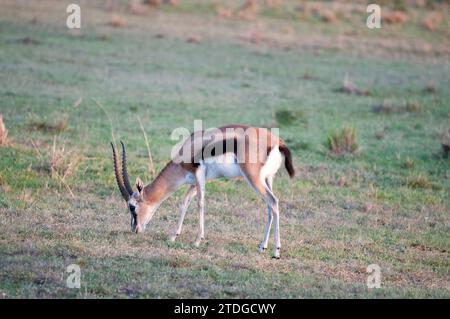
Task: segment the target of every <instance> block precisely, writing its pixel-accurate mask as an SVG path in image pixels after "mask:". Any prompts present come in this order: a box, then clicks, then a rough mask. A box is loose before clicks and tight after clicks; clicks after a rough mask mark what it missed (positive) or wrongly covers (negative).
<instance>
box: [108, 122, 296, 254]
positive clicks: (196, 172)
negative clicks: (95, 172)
mask: <svg viewBox="0 0 450 319" xmlns="http://www.w3.org/2000/svg"><path fill="white" fill-rule="evenodd" d="M121 144H122V172H120V168H119V162H118V159H117V154H116V149H115V147H114V145H113V144H112V143H111V145H112V148H113V158H114V170H115V175H116V180H117V184H118V186H119V189H120V192H121V193H122V196H123V198H124V199H125V201H127V204H128V209H129V211H130V214H131V230H132V231H133V232H136V233H140V232H143V231H144V230H145V227H146V225H147V224H148V222H149V221H150V220H151V218H152V217H153V215H154V213H155V211H156V209H157V208H158V206H159V205H161V203H162V202H163V201H164V200H165V199H166V198H167V197H169V196H170V195H171V194H172V193H173V192H175V191H176V190H177V189H178V188H179V187H180V186H182V185H184V184H188V185H190V187H189V189H188V191H187V193H186V196H185V198H184V201H183V204H182V206H181V214H180V218H179V221H178V225H177V228H176V230H175V232H174V234H173V235H172V236H171V240H172V241H174V240H175V239H176V237H177V236H178V235H180V233H181V228H182V225H183V220H184V216H185V214H186V210H187V208H188V206H189V203H190V202H191V200H192V198H193V197H194V196H195V195H196V194H197V198H198V211H199V230H198V236H197V239H196V241H195V245H197V246H198V245H199V244H200V242H201V240H202V239H203V238H204V236H205V231H204V198H205V182H206V181H209V180H213V179H216V178H221V177H224V178H234V177H241V176H242V177H243V178H244V179H245V180H246V181H247V182H248V183H249V184H250V186H251V187H252V188H253V189H254V190H255V191H256V192H257V193H258V194H260V195H261V196H262V198H263V200H264V201H265V203H266V204H267V213H268V214H267V215H268V219H267V224H266V226H265V229H264V236H263V239H262V242H261V244H260V246H259V249H260V251H264V250H265V249H266V248H267V243H268V240H269V233H270V228H271V225H272V222H273V223H274V227H275V252H274V257H275V258H279V257H280V247H281V244H280V226H279V209H278V199H277V197H275V195H274V194H273V191H272V182H273V178H274V176H275V174H276V172H277V171H278V169H279V168H280V166H281V164H282V162H283V157H284V165H285V167H286V169H287V171H288V173H289V176H290V177H293V176H294V174H295V172H294V167H293V165H292V157H291V152H290V151H289V149H288V148H287V147H286V145H285V144H284V142H283V141H282V140H281V139H280V138H278V137H277V136H275V135H273V134H272V133H271V132H269V131H268V130H266V129H264V128H255V127H250V126H244V125H228V126H224V127H221V128H219V129H216V130H213V131H212V132H210V131H201V132H194V133H193V134H192V135H191V137H190V138H188V139H187V140H186V141H185V142H184V144H183V146H182V147H181V148H180V150H179V152H178V153H177V156H175V157H173V158H172V160H171V161H169V163H167V165H166V166H165V167H164V169H163V170H162V171H161V172H160V173H159V175H158V176H157V177H156V178H155V179H154V181H153V182H152V183H150V184H148V185H146V186H144V185H143V183H142V181H141V179H140V178H139V177H138V178H137V179H136V189H137V190H136V191H133V188H132V187H131V184H130V181H129V178H128V173H127V165H126V152H125V146H124V144H123V143H122V142H121Z"/></svg>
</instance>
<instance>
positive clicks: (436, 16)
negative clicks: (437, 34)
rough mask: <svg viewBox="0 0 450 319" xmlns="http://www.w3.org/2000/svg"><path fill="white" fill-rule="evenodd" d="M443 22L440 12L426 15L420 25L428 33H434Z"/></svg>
mask: <svg viewBox="0 0 450 319" xmlns="http://www.w3.org/2000/svg"><path fill="white" fill-rule="evenodd" d="M443 20H444V17H443V16H442V14H441V13H440V12H432V13H429V14H427V16H426V17H425V19H424V20H423V23H422V25H423V27H424V28H425V29H427V30H428V31H436V30H437V29H438V28H439V27H440V25H441V23H442V21H443Z"/></svg>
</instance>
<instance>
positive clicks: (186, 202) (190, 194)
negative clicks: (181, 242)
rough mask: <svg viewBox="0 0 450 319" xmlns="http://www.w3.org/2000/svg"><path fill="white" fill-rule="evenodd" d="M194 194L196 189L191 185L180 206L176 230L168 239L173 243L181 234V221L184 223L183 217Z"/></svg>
mask: <svg viewBox="0 0 450 319" xmlns="http://www.w3.org/2000/svg"><path fill="white" fill-rule="evenodd" d="M196 192H197V189H196V186H195V185H192V186H191V187H189V189H188V191H187V192H186V195H185V197H184V200H183V203H182V205H181V214H180V219H179V220H178V225H177V229H176V230H175V232H174V234H173V235H172V236H171V237H170V240H171V241H172V242H174V241H175V239H176V238H177V237H178V236H179V235H180V234H181V229H182V227H183V221H184V217H185V216H186V211H187V209H188V207H189V204H190V203H191V200H192V198H193V197H194V196H195V193H196Z"/></svg>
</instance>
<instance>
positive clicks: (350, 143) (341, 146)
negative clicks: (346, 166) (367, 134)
mask: <svg viewBox="0 0 450 319" xmlns="http://www.w3.org/2000/svg"><path fill="white" fill-rule="evenodd" d="M327 147H328V149H329V150H330V152H331V153H332V154H333V155H336V156H343V155H356V154H358V153H359V152H360V147H359V145H358V142H357V137H356V130H355V129H354V128H352V127H347V126H346V127H343V128H341V129H339V130H336V131H334V132H333V133H330V134H329V135H328V138H327Z"/></svg>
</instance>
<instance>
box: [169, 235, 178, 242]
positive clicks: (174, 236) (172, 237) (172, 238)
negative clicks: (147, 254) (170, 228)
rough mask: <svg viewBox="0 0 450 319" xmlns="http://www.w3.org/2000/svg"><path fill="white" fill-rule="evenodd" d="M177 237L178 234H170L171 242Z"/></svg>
mask: <svg viewBox="0 0 450 319" xmlns="http://www.w3.org/2000/svg"><path fill="white" fill-rule="evenodd" d="M177 237H178V235H172V236H170V238H169V239H170V241H171V242H172V243H173V242H175V239H177Z"/></svg>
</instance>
